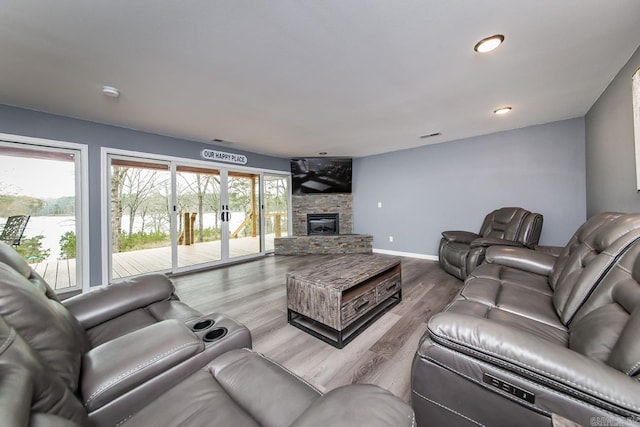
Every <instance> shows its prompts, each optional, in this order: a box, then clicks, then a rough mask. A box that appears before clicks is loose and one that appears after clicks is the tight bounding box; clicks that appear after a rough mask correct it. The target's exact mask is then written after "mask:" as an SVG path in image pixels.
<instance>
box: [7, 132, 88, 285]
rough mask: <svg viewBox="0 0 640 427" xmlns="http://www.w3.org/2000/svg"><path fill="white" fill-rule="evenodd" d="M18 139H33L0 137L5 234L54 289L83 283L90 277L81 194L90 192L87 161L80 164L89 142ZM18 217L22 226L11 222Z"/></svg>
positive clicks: (11, 243)
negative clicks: (87, 270)
mask: <svg viewBox="0 0 640 427" xmlns="http://www.w3.org/2000/svg"><path fill="white" fill-rule="evenodd" d="M16 139H18V140H28V141H29V143H26V142H15V141H11V140H9V138H7V140H0V230H2V231H3V239H4V241H5V242H6V243H8V244H10V245H11V246H13V248H14V249H15V250H16V252H18V253H19V254H20V255H21V256H22V257H23V258H24V259H25V260H26V261H27V262H28V263H29V264H30V265H31V267H32V268H33V269H34V270H35V271H36V272H38V273H39V274H40V275H41V276H42V277H43V278H44V279H45V280H46V281H47V283H48V284H49V285H50V286H51V287H52V288H53V289H54V290H55V291H56V292H65V291H70V290H77V289H80V288H81V284H82V283H83V282H86V281H87V280H86V277H87V274H86V271H84V270H85V267H84V260H85V259H86V257H85V256H84V254H86V251H87V247H86V244H83V242H85V240H84V235H83V230H85V229H86V225H84V226H83V223H84V221H85V219H84V218H85V216H84V214H83V211H84V208H83V206H85V201H83V200H82V199H83V193H86V189H84V190H83V182H84V183H86V176H83V173H84V172H83V170H85V168H86V166H83V165H82V161H83V159H85V157H86V147H84V146H82V147H80V146H79V145H78V144H71V143H61V142H59V141H47V140H39V139H38V140H37V139H35V138H23V137H16ZM75 147H78V148H75ZM83 150H84V151H85V152H84V153H83ZM84 161H86V159H85V160H84ZM14 221H16V222H14ZM18 223H20V226H15V227H14V226H12V225H17V224H18ZM11 231H14V232H15V233H11Z"/></svg>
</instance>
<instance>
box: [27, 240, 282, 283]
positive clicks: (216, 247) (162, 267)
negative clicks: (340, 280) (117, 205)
mask: <svg viewBox="0 0 640 427" xmlns="http://www.w3.org/2000/svg"><path fill="white" fill-rule="evenodd" d="M269 238H271V242H273V235H268V236H267V241H268V239H269ZM220 246H221V245H220V241H216V242H204V243H194V244H191V245H189V246H182V245H181V246H178V267H179V268H180V267H187V266H191V265H200V264H204V263H209V262H213V261H217V260H220V257H221V247H220ZM271 247H273V244H271ZM259 248H260V239H259V238H258V237H240V238H237V239H231V240H230V241H229V256H230V257H231V258H235V257H240V256H245V255H250V254H255V253H258V252H259ZM31 266H32V267H33V269H34V270H35V271H36V272H37V273H38V274H39V275H41V276H42V277H43V278H44V280H45V281H46V282H47V283H49V285H50V286H51V287H52V288H53V289H56V290H64V289H66V288H70V287H74V286H76V283H75V281H76V260H75V259H61V260H56V261H48V262H40V263H37V264H32V265H31ZM166 270H171V247H162V248H153V249H143V250H138V251H131V252H122V253H118V254H113V274H112V278H113V279H120V278H123V277H129V276H136V275H139V274H144V273H149V272H153V271H166Z"/></svg>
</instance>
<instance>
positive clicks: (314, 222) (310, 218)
mask: <svg viewBox="0 0 640 427" xmlns="http://www.w3.org/2000/svg"><path fill="white" fill-rule="evenodd" d="M335 234H340V216H339V214H337V213H321V214H307V235H309V236H326V235H329V236H331V235H335Z"/></svg>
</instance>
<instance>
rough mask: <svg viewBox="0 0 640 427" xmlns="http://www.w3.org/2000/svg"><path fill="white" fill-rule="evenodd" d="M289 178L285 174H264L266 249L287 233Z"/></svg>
mask: <svg viewBox="0 0 640 427" xmlns="http://www.w3.org/2000/svg"><path fill="white" fill-rule="evenodd" d="M289 179H290V178H289V177H288V176H286V175H275V174H268V173H265V174H264V190H263V195H264V225H265V235H264V240H265V250H267V251H272V250H273V249H274V240H275V238H277V237H284V236H287V235H288V231H289V219H288V212H289Z"/></svg>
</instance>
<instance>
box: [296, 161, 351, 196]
mask: <svg viewBox="0 0 640 427" xmlns="http://www.w3.org/2000/svg"><path fill="white" fill-rule="evenodd" d="M351 167H352V159H349V158H337V157H306V158H299V159H291V192H292V194H312V193H351Z"/></svg>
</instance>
